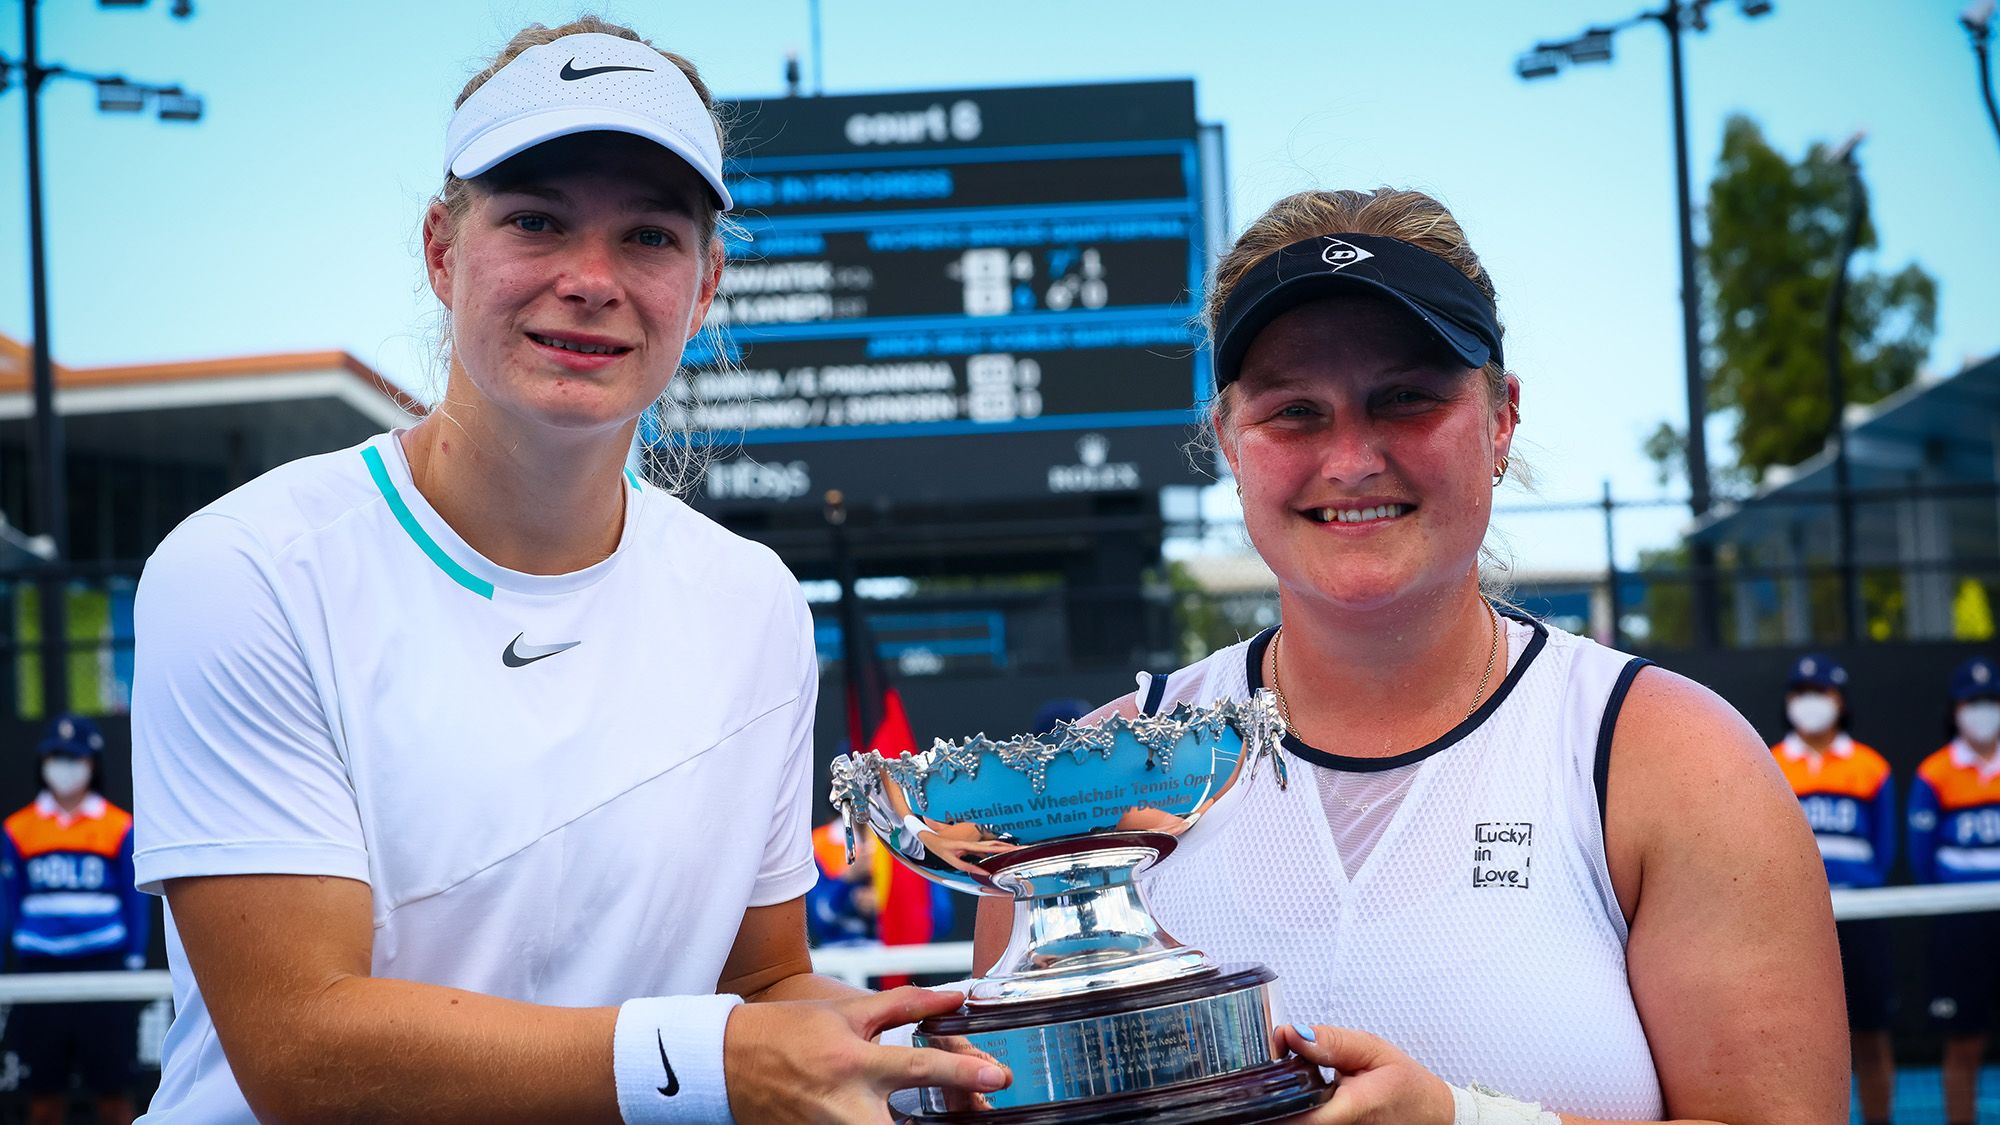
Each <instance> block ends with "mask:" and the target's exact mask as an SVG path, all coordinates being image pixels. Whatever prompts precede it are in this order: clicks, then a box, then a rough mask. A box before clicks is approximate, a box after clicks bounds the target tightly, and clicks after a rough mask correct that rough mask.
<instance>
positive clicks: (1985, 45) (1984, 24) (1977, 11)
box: [1958, 0, 2000, 137]
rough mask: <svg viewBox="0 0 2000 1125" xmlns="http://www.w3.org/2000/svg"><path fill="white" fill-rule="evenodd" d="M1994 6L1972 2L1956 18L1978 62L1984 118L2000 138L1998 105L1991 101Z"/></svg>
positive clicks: (1984, 1)
mask: <svg viewBox="0 0 2000 1125" xmlns="http://www.w3.org/2000/svg"><path fill="white" fill-rule="evenodd" d="M1993 20H1994V5H1993V3H1992V0H1973V3H1972V4H1970V5H1968V6H1967V7H1966V9H1965V13H1964V14H1963V15H1961V16H1959V17H1958V22H1959V25H1960V26H1962V27H1964V28H1965V31H1966V34H1968V35H1970V36H1972V53H1973V55H1974V56H1975V57H1976V58H1977V59H1978V60H1979V96H1980V97H1981V98H1983V99H1985V101H1986V117H1987V119H1988V120H1989V121H1992V122H1993V133H1994V136H1996V137H2000V104H1996V103H1995V102H1994V100H1993V58H1992V53H1991V50H1992V49H1991V47H1990V46H1989V44H1990V43H1992V41H1993Z"/></svg>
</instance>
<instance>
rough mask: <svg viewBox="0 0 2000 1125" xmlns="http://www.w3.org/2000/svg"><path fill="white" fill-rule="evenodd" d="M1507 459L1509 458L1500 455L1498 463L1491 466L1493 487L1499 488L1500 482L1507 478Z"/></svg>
mask: <svg viewBox="0 0 2000 1125" xmlns="http://www.w3.org/2000/svg"><path fill="white" fill-rule="evenodd" d="M1509 460H1510V459H1509V458H1506V457H1502V458H1500V463H1499V464H1498V465H1495V466H1493V487H1495V488H1499V487H1500V482H1501V481H1503V480H1506V479H1507V465H1508V463H1509Z"/></svg>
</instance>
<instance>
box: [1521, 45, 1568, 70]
mask: <svg viewBox="0 0 2000 1125" xmlns="http://www.w3.org/2000/svg"><path fill="white" fill-rule="evenodd" d="M1562 64H1563V54H1562V52H1561V51H1558V50H1556V49H1555V48H1553V47H1550V46H1547V45H1541V46H1537V47H1536V48H1535V49H1534V50H1532V51H1528V52H1525V53H1523V54H1522V55H1521V57H1520V58H1518V59H1516V60H1514V73H1516V74H1518V75H1520V76H1521V77H1522V78H1549V77H1552V76H1554V75H1556V74H1559V73H1561V72H1562Z"/></svg>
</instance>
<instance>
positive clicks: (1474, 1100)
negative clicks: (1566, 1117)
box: [1451, 1082, 1562, 1125]
mask: <svg viewBox="0 0 2000 1125" xmlns="http://www.w3.org/2000/svg"><path fill="white" fill-rule="evenodd" d="M1451 1125H1562V1118H1560V1117H1557V1116H1556V1115H1555V1114H1553V1113H1550V1112H1549V1111H1547V1110H1545V1109H1543V1108H1542V1107H1541V1105H1540V1104H1539V1103H1537V1102H1524V1101H1521V1100H1519V1099H1517V1098H1510V1097H1508V1096H1507V1095H1505V1094H1503V1093H1501V1092H1500V1091H1498V1090H1489V1089H1487V1088H1486V1087H1484V1086H1481V1085H1480V1084H1479V1083H1477V1082H1474V1083H1473V1084H1472V1086H1471V1088H1470V1089H1468V1088H1466V1087H1463V1086H1453V1087H1452V1088H1451Z"/></svg>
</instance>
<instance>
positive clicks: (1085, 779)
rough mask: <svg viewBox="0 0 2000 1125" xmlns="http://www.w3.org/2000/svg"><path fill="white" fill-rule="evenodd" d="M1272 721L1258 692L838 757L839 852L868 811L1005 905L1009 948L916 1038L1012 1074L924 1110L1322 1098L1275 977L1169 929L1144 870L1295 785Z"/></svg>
mask: <svg viewBox="0 0 2000 1125" xmlns="http://www.w3.org/2000/svg"><path fill="white" fill-rule="evenodd" d="M1283 730H1284V727H1283V723H1282V722H1281V721H1280V720H1279V718H1278V714H1277V709H1276V707H1275V706H1274V704H1273V702H1272V700H1271V696H1270V693H1269V692H1258V693H1257V695H1256V696H1254V697H1253V698H1251V699H1249V700H1247V701H1245V702H1241V703H1236V702H1223V703H1217V704H1213V705H1211V706H1207V707H1189V706H1181V707H1177V708H1175V709H1173V710H1172V711H1170V712H1168V713H1166V714H1162V715H1142V716H1139V717H1137V718H1132V719H1127V718H1124V717H1122V716H1120V717H1113V718H1110V719H1107V720H1105V721H1103V722H1101V723H1096V724H1083V723H1077V724H1071V725H1066V726H1060V727H1058V728H1057V729H1056V730H1054V731H1053V732H1051V733H1050V734H1048V735H1045V736H1042V737H1040V738H1034V737H1021V738H1012V739H1007V740H1004V741H994V740H992V739H989V738H986V737H985V736H983V735H981V736H978V737H975V738H971V739H967V740H965V741H963V742H946V741H943V740H939V741H938V742H936V743H935V744H934V745H933V746H932V747H931V748H930V749H929V750H926V751H923V752H921V753H915V754H909V755H905V756H902V757H884V756H882V755H881V754H878V753H874V752H872V751H871V752H868V753H860V754H848V755H845V756H843V757H840V758H837V759H835V760H834V763H833V794H832V799H833V804H834V806H835V807H836V808H837V809H839V810H840V813H841V816H842V818H843V819H844V820H845V821H846V824H847V837H848V849H849V852H850V858H851V853H852V852H853V850H854V846H855V843H856V842H857V836H856V834H857V833H858V832H859V831H860V830H861V826H862V825H863V824H866V825H867V826H868V827H870V828H872V829H873V830H874V832H875V835H876V836H877V838H879V839H880V840H881V842H882V843H883V844H884V845H886V846H887V847H888V848H889V849H890V850H891V851H892V852H893V853H894V854H895V856H896V858H897V859H899V860H901V861H902V862H903V863H905V864H907V865H908V866H910V867H911V868H913V869H914V870H916V871H917V872H918V873H919V874H921V875H923V876H924V877H925V878H927V879H930V880H932V881H934V882H937V883H941V884H943V885H945V886H947V887H950V888H952V889H954V890H959V891H965V892H968V893H972V894H982V895H1004V896H1008V897H1011V898H1012V899H1013V900H1014V925H1013V932H1012V934H1011V935H1010V937H1009V939H1008V943H1007V948H1006V951H1005V952H1003V953H1002V954H1001V955H1000V958H999V960H998V961H997V962H996V963H995V964H994V966H993V968H992V970H991V971H989V972H988V973H987V974H986V975H985V976H982V977H979V978H977V979H975V980H974V981H973V982H972V983H971V985H970V987H969V989H968V992H967V1000H966V1005H965V1007H964V1008H962V1009H961V1010H960V1011H959V1012H957V1013H955V1014H952V1015H947V1016H941V1017H936V1018H933V1019H929V1020H925V1021H924V1022H923V1023H920V1024H918V1025H917V1030H916V1034H915V1037H914V1038H915V1043H916V1045H917V1046H920V1047H939V1048H943V1049H945V1050H950V1051H957V1052H961V1053H969V1054H975V1055H979V1056H982V1057H986V1058H990V1059H992V1060H995V1061H997V1062H1000V1063H1002V1064H1004V1065H1006V1066H1007V1067H1009V1068H1010V1069H1011V1070H1012V1072H1013V1076H1014V1078H1013V1082H1012V1083H1011V1084H1010V1085H1008V1086H1007V1088H1006V1089H1003V1090H1000V1091H997V1092H994V1093H991V1094H985V1095H978V1096H965V1095H952V1094H948V1093H947V1092H945V1091H942V1090H938V1089H927V1090H923V1091H920V1092H919V1094H918V1097H917V1103H918V1104H917V1106H916V1107H915V1111H914V1116H915V1119H916V1120H917V1121H918V1122H922V1123H924V1125H974V1123H977V1125H1042V1123H1045V1122H1046V1123H1053V1122H1063V1123H1064V1125H1091V1123H1098V1125H1110V1123H1113V1122H1138V1121H1144V1122H1146V1123H1147V1125H1178V1123H1181V1122H1196V1121H1200V1122H1210V1123H1248V1122H1257V1121H1268V1120H1273V1119H1276V1118H1280V1117H1285V1116H1288V1115H1290V1114H1294V1113H1299V1112H1302V1111H1303V1110H1306V1109H1309V1108H1311V1107H1312V1106H1314V1105H1317V1104H1319V1103H1320V1102H1322V1101H1324V1100H1325V1099H1326V1098H1327V1097H1328V1096H1329V1095H1330V1093H1331V1090H1330V1088H1329V1087H1328V1086H1327V1085H1326V1083H1325V1082H1324V1081H1323V1080H1322V1079H1321V1076H1320V1073H1319V1070H1318V1068H1316V1067H1314V1066H1312V1065H1310V1064H1308V1063H1306V1062H1304V1061H1303V1060H1299V1059H1296V1058H1288V1059H1281V1060H1274V1059H1273V1058H1272V1052H1271V1044H1270V1033H1271V1000H1270V991H1269V990H1270V985H1271V982H1272V980H1273V979H1275V977H1274V974H1273V973H1272V972H1271V971H1270V970H1269V969H1267V968H1264V967H1263V966H1261V965H1217V964H1216V963H1214V962H1213V961H1211V960H1210V959H1209V958H1208V956H1207V955H1205V954H1203V953H1202V952H1201V951H1200V950H1198V949H1191V948H1189V947H1187V946H1184V945H1182V944H1181V943H1180V942H1178V941H1175V940H1174V938H1173V937H1172V936H1171V935H1169V934H1168V933H1167V932H1166V931H1165V930H1163V929H1161V928H1160V925H1159V923H1158V922H1156V921H1155V920H1154V919H1153V916H1152V914H1151V912H1150V911H1149V910H1148V909H1147V906H1146V898H1145V894H1144V891H1143V888H1142V884H1141V883H1140V881H1139V878H1140V876H1141V875H1143V874H1144V873H1145V872H1147V871H1149V870H1151V869H1152V868H1154V867H1157V866H1158V865H1159V864H1161V863H1165V862H1168V861H1169V860H1170V859H1171V858H1172V856H1173V854H1174V852H1175V851H1176V850H1178V849H1181V848H1183V847H1187V846H1191V845H1192V844H1193V843H1195V842H1196V841H1197V840H1198V839H1199V838H1200V837H1202V836H1204V835H1206V834H1207V833H1208V832H1209V831H1211V827H1210V826H1211V825H1213V824H1215V823H1216V822H1217V820H1218V818H1219V817H1222V816H1227V815H1229V812H1230V809H1231V808H1233V807H1235V806H1236V805H1238V804H1240V801H1238V800H1232V799H1230V795H1231V793H1232V792H1233V791H1234V790H1235V789H1236V788H1237V787H1238V786H1247V785H1255V784H1269V785H1279V786H1283V785H1284V784H1285V764H1284V758H1283V755H1282V753H1281V752H1280V750H1279V746H1278V743H1279V739H1280V737H1281V735H1282V734H1283ZM1237 796H1238V797H1240V796H1241V794H1237Z"/></svg>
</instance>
